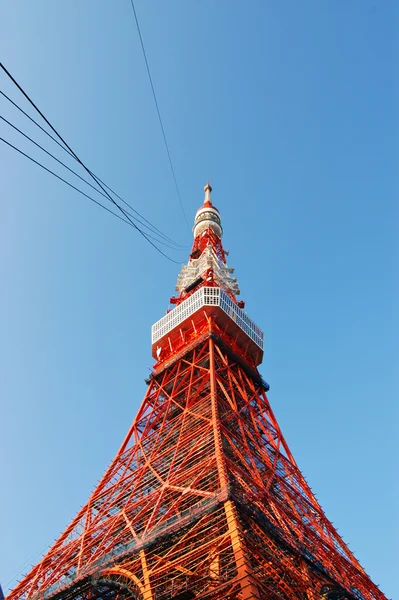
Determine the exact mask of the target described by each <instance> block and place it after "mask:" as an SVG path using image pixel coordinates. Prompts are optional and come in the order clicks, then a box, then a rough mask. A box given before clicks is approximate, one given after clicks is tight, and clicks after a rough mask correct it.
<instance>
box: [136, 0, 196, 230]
mask: <svg viewBox="0 0 399 600" xmlns="http://www.w3.org/2000/svg"><path fill="white" fill-rule="evenodd" d="M130 3H131V5H132V9H133V14H134V20H135V21H136V26H137V31H138V34H139V38H140V44H141V49H142V51H143V56H144V61H145V66H146V67H147V73H148V79H149V80H150V84H151V90H152V95H153V98H154V102H155V107H156V109H157V113H158V119H159V124H160V126H161V131H162V137H163V141H164V143H165V148H166V153H167V155H168V159H169V165H170V170H171V171H172V175H173V179H174V182H175V187H176V192H177V196H178V198H179V202H180V206H181V209H182V212H183V216H184V220H185V222H186V225H187V227H188V228H189V224H188V221H187V217H186V212H185V210H184V206H183V201H182V199H181V195H180V189H179V186H178V183H177V178H176V173H175V169H174V167H173V163H172V157H171V155H170V150H169V144H168V142H167V139H166V134H165V129H164V126H163V122H162V117H161V111H160V110H159V105H158V100H157V96H156V93H155V88H154V83H153V81H152V76H151V71H150V65H149V64H148V60H147V53H146V51H145V47H144V42H143V37H142V35H141V30H140V25H139V20H138V18H137V13H136V9H135V7H134V2H133V0H130Z"/></svg>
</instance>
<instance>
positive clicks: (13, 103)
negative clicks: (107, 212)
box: [0, 90, 188, 248]
mask: <svg viewBox="0 0 399 600" xmlns="http://www.w3.org/2000/svg"><path fill="white" fill-rule="evenodd" d="M0 94H1V95H2V96H4V98H6V100H8V102H10V103H11V104H12V105H13V106H15V108H17V109H18V110H19V111H20V112H21V113H22V114H23V115H25V117H27V118H28V119H29V120H30V121H31V122H32V123H34V125H36V127H38V128H39V129H40V130H41V131H42V132H43V133H45V134H46V135H47V136H48V137H49V138H50V139H51V140H53V142H55V143H56V144H57V145H58V146H59V147H60V148H61V149H62V150H63V151H64V152H66V153H67V154H69V156H71V157H72V158H73V159H74V160H76V158H75V157H74V155H73V154H72V152H70V151H69V150H68V148H65V146H64V145H63V144H61V143H60V142H59V141H58V140H57V138H55V137H54V136H52V135H51V133H49V132H48V131H47V130H46V129H44V127H42V126H41V125H40V123H38V122H37V121H35V119H33V117H31V116H30V115H29V114H28V113H27V112H25V111H24V110H23V109H22V108H21V107H20V106H19V105H18V104H17V103H16V102H14V100H12V99H11V98H10V97H9V96H7V94H5V93H4V92H3V91H2V90H0ZM91 173H92V174H93V175H94V176H95V177H96V179H98V181H100V183H102V184H103V186H104V187H106V188H107V189H108V190H109V191H110V192H111V193H112V194H114V196H116V197H117V198H119V200H121V201H122V202H123V203H124V204H125V205H126V206H128V207H129V208H130V210H132V211H133V212H134V213H135V214H136V215H137V216H138V217H140V219H143V221H145V222H146V223H147V224H148V225H149V227H150V228H151V229H152V230H153V231H154V233H158V234H159V235H160V236H162V237H163V238H164V239H165V240H167V241H169V242H170V243H172V244H174V245H175V246H178V247H179V248H188V246H187V245H183V244H179V243H178V242H175V240H173V239H172V238H170V237H169V236H167V235H166V234H165V233H163V232H162V231H161V230H160V229H158V227H156V226H155V225H154V224H153V223H151V221H149V220H148V219H146V218H145V216H144V215H142V214H141V213H140V212H139V211H138V210H137V209H135V208H134V207H133V206H131V205H130V204H129V202H127V201H126V200H124V199H123V198H122V196H120V195H119V194H118V193H117V192H115V190H113V189H112V188H111V187H109V185H107V184H106V183H104V181H102V179H100V177H98V175H95V174H94V173H93V172H92V171H91ZM97 191H98V193H101V192H100V190H97ZM131 216H132V215H131Z"/></svg>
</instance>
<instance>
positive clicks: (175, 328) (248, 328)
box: [152, 286, 263, 365]
mask: <svg viewBox="0 0 399 600" xmlns="http://www.w3.org/2000/svg"><path fill="white" fill-rule="evenodd" d="M210 320H212V321H213V322H214V323H216V325H218V327H219V328H220V329H221V330H222V331H223V332H225V333H226V334H227V335H228V336H229V337H231V338H232V339H234V341H235V342H236V343H237V344H238V346H240V347H241V348H242V349H243V350H244V351H245V352H246V353H247V354H249V355H250V356H251V357H252V358H253V360H254V363H255V365H259V364H260V363H261V362H262V357H263V331H262V330H261V329H260V328H259V327H258V326H257V325H256V324H255V322H254V321H253V320H252V319H251V318H250V317H249V316H248V315H247V313H246V312H245V311H243V310H242V309H241V308H239V306H237V304H236V303H235V302H233V300H232V299H231V298H230V296H229V295H228V294H227V293H226V292H225V291H224V290H223V289H221V288H220V287H208V286H204V287H201V288H200V289H199V290H197V291H196V292H194V294H192V295H191V296H189V297H188V298H187V299H186V300H184V301H183V302H182V303H181V304H179V305H178V306H176V308H174V309H173V310H171V311H170V312H169V313H167V314H166V315H165V316H164V317H162V319H160V320H159V321H157V322H156V323H154V325H153V326H152V355H153V357H154V358H156V359H158V360H159V359H161V360H162V358H163V356H162V351H163V350H165V351H166V352H167V354H170V353H171V352H173V351H174V350H177V348H178V346H181V343H182V341H183V342H184V341H186V338H187V337H191V336H192V335H193V334H195V333H197V328H199V327H200V325H201V323H202V324H203V323H204V322H206V321H208V322H209V321H210Z"/></svg>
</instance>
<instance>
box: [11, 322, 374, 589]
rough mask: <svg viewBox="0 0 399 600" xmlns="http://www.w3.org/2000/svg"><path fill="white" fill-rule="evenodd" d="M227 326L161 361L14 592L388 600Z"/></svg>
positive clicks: (209, 329)
mask: <svg viewBox="0 0 399 600" xmlns="http://www.w3.org/2000/svg"><path fill="white" fill-rule="evenodd" d="M218 333H219V332H218V330H217V328H216V327H214V326H213V324H212V322H209V323H207V324H206V326H205V329H204V330H203V331H202V333H201V335H200V336H198V339H197V343H194V344H191V346H190V347H186V349H184V350H183V351H182V352H181V353H180V354H178V355H176V356H175V357H174V358H173V359H171V360H169V362H168V363H167V364H166V365H165V364H163V365H162V364H158V365H157V366H156V368H155V370H154V372H153V374H152V376H151V378H150V381H149V386H148V390H147V393H146V395H145V398H144V401H143V403H142V405H141V408H140V410H139V412H138V414H137V417H136V419H135V420H134V422H133V424H132V426H131V428H130V430H129V432H128V434H127V436H126V439H125V440H124V442H123V444H122V446H121V448H120V450H119V452H118V453H117V455H116V457H115V459H114V460H113V462H112V463H111V465H110V466H109V468H108V469H107V471H106V473H105V474H104V476H103V478H102V480H101V481H100V483H99V484H98V486H97V488H96V489H95V490H94V492H93V494H92V495H91V497H90V498H89V500H88V502H87V504H86V505H85V506H84V507H83V508H82V509H81V510H80V511H79V513H78V514H77V515H76V517H75V519H74V520H73V521H72V523H71V524H70V525H69V526H68V527H67V529H66V530H65V531H64V533H63V534H62V535H61V536H60V538H59V539H58V540H57V541H56V543H55V544H54V545H53V547H52V548H51V549H50V550H49V551H48V553H47V554H46V555H45V556H44V557H43V559H42V560H41V561H40V563H39V564H38V565H37V566H36V567H34V568H33V569H32V571H31V572H30V573H29V574H28V575H27V576H26V577H25V578H24V579H23V580H22V581H21V582H20V584H19V585H18V586H17V587H16V588H15V589H14V591H13V592H12V593H11V594H10V595H9V597H8V600H17V599H18V600H19V599H20V600H31V599H32V600H33V599H35V600H39V599H43V600H47V599H49V598H54V599H55V598H60V599H61V598H62V599H69V598H71V599H72V598H77V599H85V600H86V599H87V600H89V599H97V598H98V599H100V598H103V599H104V598H106V599H108V598H109V599H112V600H117V599H119V598H120V599H122V598H136V599H140V600H166V599H171V598H175V599H178V600H189V599H190V598H202V599H222V598H224V599H230V600H233V599H235V600H239V599H241V600H244V599H245V600H249V599H252V598H255V599H258V600H262V599H266V598H276V599H281V600H287V599H293V598H302V599H303V600H305V599H308V600H315V599H316V598H317V599H318V598H326V599H327V598H330V599H337V600H338V599H340V598H341V599H344V598H347V599H352V600H353V599H355V598H357V599H359V600H382V599H383V598H384V595H383V594H382V593H381V592H380V591H379V589H378V588H377V587H376V586H375V585H374V584H373V583H372V582H371V580H370V579H369V577H368V576H367V574H366V573H365V572H364V570H363V569H362V567H361V566H360V564H359V563H358V561H357V560H356V559H355V557H354V556H353V554H352V553H351V552H350V550H349V549H348V548H347V546H346V545H345V543H344V542H343V540H342V539H341V538H340V536H339V535H338V533H337V531H336V530H335V529H334V527H333V526H332V524H331V523H330V522H329V521H328V520H327V518H326V516H325V515H324V513H323V511H322V509H321V507H320V505H319V503H318V502H317V500H316V498H315V496H314V494H313V493H312V491H311V490H310V488H309V486H308V484H307V483H306V481H305V479H304V477H303V475H302V474H301V472H300V471H299V469H298V467H297V465H296V463H295V460H294V458H293V456H292V454H291V452H290V450H289V448H288V446H287V444H286V442H285V440H284V438H283V436H282V433H281V431H280V428H279V426H278V423H277V421H276V419H275V417H274V415H273V412H272V410H271V407H270V404H269V402H268V399H267V397H266V393H265V386H264V384H263V383H262V380H261V378H260V375H259V373H258V372H257V370H256V368H255V367H253V366H251V367H249V366H248V365H245V364H244V363H243V361H242V359H240V358H239V357H238V356H237V355H236V354H235V353H234V352H233V351H232V349H231V346H230V347H229V345H228V344H226V341H225V340H224V341H223V339H222V338H221V337H220V336H219V335H218Z"/></svg>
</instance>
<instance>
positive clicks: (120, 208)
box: [0, 63, 179, 264]
mask: <svg viewBox="0 0 399 600" xmlns="http://www.w3.org/2000/svg"><path fill="white" fill-rule="evenodd" d="M0 67H1V68H2V69H3V71H4V72H5V73H6V75H7V76H8V77H9V78H10V79H11V81H12V82H13V83H14V85H16V86H17V88H18V89H19V90H20V92H21V93H22V94H23V95H24V96H25V98H26V99H27V100H28V102H29V103H30V104H31V105H32V106H33V108H34V109H35V110H36V111H37V112H38V113H39V115H40V116H41V117H42V119H43V120H44V121H45V122H46V123H47V125H48V126H49V127H50V129H51V130H52V131H53V132H54V133H55V135H56V136H57V137H58V139H59V140H61V142H62V143H63V144H64V145H65V146H66V148H68V150H69V151H70V152H71V153H72V155H73V156H74V157H75V159H76V160H77V161H78V162H79V164H81V165H82V167H83V168H84V170H85V171H86V172H87V173H88V174H89V175H90V177H91V178H92V179H93V180H94V181H95V182H96V183H97V185H98V186H99V187H100V188H101V189H102V190H103V192H104V193H105V194H106V195H107V197H108V198H109V200H111V202H112V203H113V204H114V205H115V206H116V207H117V208H118V209H119V210H120V211H121V213H122V214H123V215H124V216H125V217H126V218H127V220H128V221H129V222H130V223H131V224H132V226H133V227H134V228H135V229H136V230H137V231H138V232H139V233H140V234H141V235H142V236H143V237H144V238H145V239H146V240H147V241H148V243H149V244H151V246H153V247H154V248H155V250H156V251H157V252H159V253H160V254H162V256H164V257H165V258H167V259H168V260H170V261H171V262H175V263H177V264H179V263H178V261H175V260H173V259H172V258H170V256H168V255H167V254H165V252H163V251H162V250H161V249H160V248H158V246H157V245H156V244H154V243H153V242H152V241H151V239H150V238H149V237H148V236H147V234H145V233H144V232H143V231H142V230H141V229H140V227H137V225H136V224H135V223H134V222H133V221H132V220H131V218H130V217H129V215H128V214H127V213H126V211H125V210H124V209H123V208H122V207H121V206H120V205H119V204H118V203H117V202H116V201H115V200H114V199H113V198H112V196H110V194H109V193H108V192H107V191H106V189H105V188H104V187H103V186H102V185H101V183H99V180H98V179H97V178H96V176H95V175H93V173H92V172H91V171H90V170H89V169H88V168H87V167H86V165H85V164H84V163H83V162H82V161H81V160H80V158H79V157H78V156H77V154H76V153H75V152H74V151H73V150H72V148H71V147H70V146H69V145H68V144H67V143H66V141H65V140H64V138H63V137H62V136H61V135H60V134H59V133H58V131H57V130H56V129H55V128H54V127H53V125H52V124H51V123H50V121H49V120H48V119H46V117H45V116H44V114H43V113H42V112H41V110H40V109H39V108H38V107H37V106H36V104H35V103H34V102H33V100H31V98H30V97H29V96H28V94H27V93H26V92H25V91H24V90H23V88H22V87H21V86H20V85H19V83H18V82H17V81H16V80H15V79H14V77H13V76H12V75H11V73H10V72H9V71H8V70H7V69H6V68H5V66H4V65H3V63H0ZM3 141H4V140H3ZM69 185H70V184H69ZM85 195H86V194H85ZM107 210H108V209H107ZM109 212H112V211H109Z"/></svg>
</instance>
